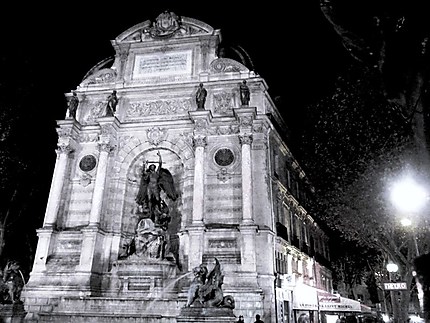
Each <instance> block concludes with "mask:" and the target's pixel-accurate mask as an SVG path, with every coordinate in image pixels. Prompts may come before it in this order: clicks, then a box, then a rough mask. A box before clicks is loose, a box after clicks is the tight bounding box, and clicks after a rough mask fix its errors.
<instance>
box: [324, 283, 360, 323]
mask: <svg viewBox="0 0 430 323" xmlns="http://www.w3.org/2000/svg"><path fill="white" fill-rule="evenodd" d="M318 303H319V311H320V317H321V322H322V323H336V322H339V321H340V322H345V323H357V322H358V316H359V315H360V313H361V312H362V307H361V303H360V302H359V301H355V300H353V299H349V298H346V297H342V296H340V295H337V294H331V293H328V292H322V291H318ZM338 320H339V321H338Z"/></svg>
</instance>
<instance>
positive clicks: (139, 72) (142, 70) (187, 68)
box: [133, 51, 191, 78]
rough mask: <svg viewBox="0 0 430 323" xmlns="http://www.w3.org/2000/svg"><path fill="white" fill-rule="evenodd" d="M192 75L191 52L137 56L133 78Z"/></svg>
mask: <svg viewBox="0 0 430 323" xmlns="http://www.w3.org/2000/svg"><path fill="white" fill-rule="evenodd" d="M184 74H191V51H177V52H170V53H156V54H144V55H136V57H135V60H134V70H133V78H144V77H157V76H169V75H184Z"/></svg>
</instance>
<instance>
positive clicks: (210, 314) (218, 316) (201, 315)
mask: <svg viewBox="0 0 430 323" xmlns="http://www.w3.org/2000/svg"><path fill="white" fill-rule="evenodd" d="M236 320H237V319H236V317H235V316H234V314H233V310H232V309H231V308H226V307H183V308H182V309H181V312H180V314H179V316H178V317H177V318H176V322H178V323H179V322H182V323H190V322H197V323H199V322H206V323H221V322H226V323H227V322H228V323H233V322H236Z"/></svg>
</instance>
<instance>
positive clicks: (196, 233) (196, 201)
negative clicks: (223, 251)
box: [188, 110, 212, 269]
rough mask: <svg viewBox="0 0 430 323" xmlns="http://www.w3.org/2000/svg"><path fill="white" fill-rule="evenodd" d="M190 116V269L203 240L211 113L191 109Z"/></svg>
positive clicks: (198, 261)
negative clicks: (208, 129)
mask: <svg viewBox="0 0 430 323" xmlns="http://www.w3.org/2000/svg"><path fill="white" fill-rule="evenodd" d="M189 114H190V118H191V119H192V120H193V121H194V138H193V144H194V148H195V155H194V187H193V211H192V212H193V213H192V219H191V225H189V226H188V234H189V250H188V266H189V268H190V269H192V268H194V267H196V266H198V265H200V264H201V263H202V256H203V245H202V243H201V241H203V240H204V237H203V235H204V231H205V226H204V222H203V220H204V207H205V203H204V202H205V176H206V174H205V167H204V165H205V147H206V133H207V128H208V126H209V123H210V121H211V120H212V114H211V112H210V111H209V110H204V111H191V112H189Z"/></svg>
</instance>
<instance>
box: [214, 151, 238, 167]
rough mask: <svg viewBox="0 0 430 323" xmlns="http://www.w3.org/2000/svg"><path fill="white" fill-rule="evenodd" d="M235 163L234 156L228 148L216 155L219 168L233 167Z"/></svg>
mask: <svg viewBox="0 0 430 323" xmlns="http://www.w3.org/2000/svg"><path fill="white" fill-rule="evenodd" d="M233 161H234V154H233V152H232V151H231V150H230V149H228V148H221V149H219V150H218V151H217V152H216V153H215V162H216V163H217V164H218V165H219V166H228V165H231V163H233Z"/></svg>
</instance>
